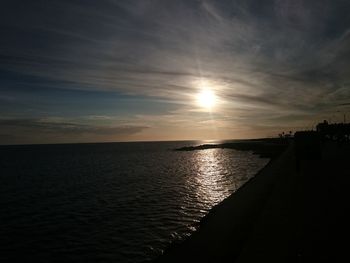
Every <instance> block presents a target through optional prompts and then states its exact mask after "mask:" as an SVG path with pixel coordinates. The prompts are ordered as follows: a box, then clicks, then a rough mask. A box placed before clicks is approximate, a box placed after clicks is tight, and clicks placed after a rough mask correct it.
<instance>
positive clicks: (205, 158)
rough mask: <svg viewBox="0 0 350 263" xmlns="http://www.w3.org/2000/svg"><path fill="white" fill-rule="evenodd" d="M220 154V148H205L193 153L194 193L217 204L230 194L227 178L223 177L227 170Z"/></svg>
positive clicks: (207, 201) (205, 200)
mask: <svg viewBox="0 0 350 263" xmlns="http://www.w3.org/2000/svg"><path fill="white" fill-rule="evenodd" d="M221 155H222V154H221V150H220V149H207V150H202V151H197V152H196V154H195V160H196V170H197V174H196V177H195V180H196V184H197V188H196V191H197V193H196V195H197V197H198V198H200V199H201V200H202V201H204V202H206V203H210V204H213V203H214V204H217V203H219V202H220V201H222V200H223V199H224V198H226V197H227V196H228V195H229V194H230V189H229V187H228V185H227V183H226V182H227V178H225V177H226V176H227V175H228V174H229V171H228V169H227V167H225V164H224V162H223V160H222V158H221V157H222V156H221ZM231 188H232V185H231ZM231 191H232V189H231Z"/></svg>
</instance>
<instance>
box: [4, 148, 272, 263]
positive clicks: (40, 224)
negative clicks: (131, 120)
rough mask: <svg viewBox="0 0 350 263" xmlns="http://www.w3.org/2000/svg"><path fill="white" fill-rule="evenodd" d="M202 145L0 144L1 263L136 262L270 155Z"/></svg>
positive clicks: (190, 227) (178, 233)
mask: <svg viewBox="0 0 350 263" xmlns="http://www.w3.org/2000/svg"><path fill="white" fill-rule="evenodd" d="M202 143H203V142H201V141H182V142H127V143H96V144H57V145H22V146H0V262H45V263H46V262H119V263H127V262H136V263H137V262H144V261H147V260H151V259H154V258H156V257H157V256H159V255H160V254H161V253H162V252H163V251H164V249H166V248H167V247H168V246H169V245H170V244H171V243H173V242H181V240H183V239H185V238H187V237H188V236H190V235H191V233H193V231H195V230H196V229H197V227H198V224H199V222H200V220H201V219H202V218H203V217H204V216H205V215H206V214H207V213H208V212H209V211H210V209H211V208H213V207H214V206H215V205H217V204H218V203H220V202H221V201H223V200H224V199H225V198H227V197H228V196H229V195H231V194H233V193H234V192H235V191H237V189H238V188H239V187H241V186H242V185H243V184H244V183H245V182H247V181H248V180H249V179H250V178H252V177H253V176H254V175H255V174H256V173H257V172H258V171H259V170H260V169H262V168H263V167H264V166H265V165H266V164H267V162H268V161H269V159H266V158H259V156H257V155H254V154H253V153H252V152H250V151H237V150H233V149H206V150H197V151H174V149H175V148H179V147H183V146H194V145H199V144H202Z"/></svg>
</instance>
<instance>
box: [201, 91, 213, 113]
mask: <svg viewBox="0 0 350 263" xmlns="http://www.w3.org/2000/svg"><path fill="white" fill-rule="evenodd" d="M197 103H198V105H199V106H200V107H202V108H205V109H211V108H212V107H214V106H215V103H216V96H215V93H214V92H213V91H212V90H210V89H205V90H202V91H201V92H200V93H199V94H198V95H197Z"/></svg>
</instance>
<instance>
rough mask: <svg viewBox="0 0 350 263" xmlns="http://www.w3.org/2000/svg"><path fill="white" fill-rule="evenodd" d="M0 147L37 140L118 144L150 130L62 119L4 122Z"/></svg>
mask: <svg viewBox="0 0 350 263" xmlns="http://www.w3.org/2000/svg"><path fill="white" fill-rule="evenodd" d="M0 127H1V133H2V135H1V139H0V144H9V143H28V141H30V140H32V139H33V138H37V139H38V140H39V141H42V142H64V141H76V140H79V139H80V142H88V141H92V142H94V141H96V140H105V141H118V140H124V139H125V138H127V137H130V136H133V135H135V134H137V133H140V132H141V131H143V130H145V129H147V128H148V127H147V126H140V125H98V124H94V125H93V124H89V125H88V124H80V123H74V122H72V121H70V122H62V118H58V119H57V120H55V119H54V118H51V119H50V120H48V119H0Z"/></svg>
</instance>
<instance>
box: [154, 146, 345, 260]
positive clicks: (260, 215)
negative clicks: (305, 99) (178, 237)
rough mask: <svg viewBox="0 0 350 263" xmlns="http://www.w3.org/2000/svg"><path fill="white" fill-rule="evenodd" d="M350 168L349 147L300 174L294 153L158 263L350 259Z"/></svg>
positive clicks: (307, 164) (329, 149)
mask: <svg viewBox="0 0 350 263" xmlns="http://www.w3.org/2000/svg"><path fill="white" fill-rule="evenodd" d="M349 161H350V151H349V147H347V148H345V147H342V148H339V147H338V146H336V145H335V144H333V143H328V144H326V145H324V146H323V158H322V160H319V161H311V160H310V161H307V160H305V161H302V163H301V169H300V171H298V172H297V171H296V167H295V166H296V165H295V156H294V148H293V145H291V146H290V147H289V148H288V149H287V150H286V151H285V152H284V153H283V154H281V155H280V156H279V157H278V158H276V159H275V160H273V161H272V162H270V163H269V164H268V165H267V166H266V167H265V168H264V169H263V170H261V171H260V172H259V173H258V174H257V175H256V176H255V177H254V178H253V179H251V180H250V181H249V182H248V183H246V184H245V185H244V186H243V187H242V188H240V189H239V190H238V191H237V192H236V193H234V194H233V195H231V196H230V197H228V198H227V199H225V200H224V201H223V202H222V203H221V204H219V205H218V206H216V207H215V208H214V209H212V210H211V212H210V213H209V214H208V215H207V216H206V217H205V218H204V219H203V221H202V222H201V225H200V228H199V230H198V231H196V232H195V233H194V234H193V235H192V236H191V237H190V238H189V239H187V240H186V241H184V242H183V243H181V244H177V245H173V246H171V247H170V248H169V249H168V250H166V252H165V253H164V254H163V255H162V256H161V257H159V258H158V259H157V260H156V261H155V262H188V261H192V262H329V260H331V259H332V260H331V261H332V262H336V260H335V259H336V257H337V256H340V255H341V254H342V252H344V251H346V250H342V247H343V246H344V245H343V244H344V243H342V242H340V239H339V238H341V237H342V236H343V235H344V236H345V234H344V232H342V230H345V228H346V229H347V227H346V226H347V220H346V219H347V217H346V212H347V209H346V208H347V207H349V205H348V204H347V200H350V199H349V196H350V194H348V193H350V190H349V189H350V188H349V187H350V168H349Z"/></svg>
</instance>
